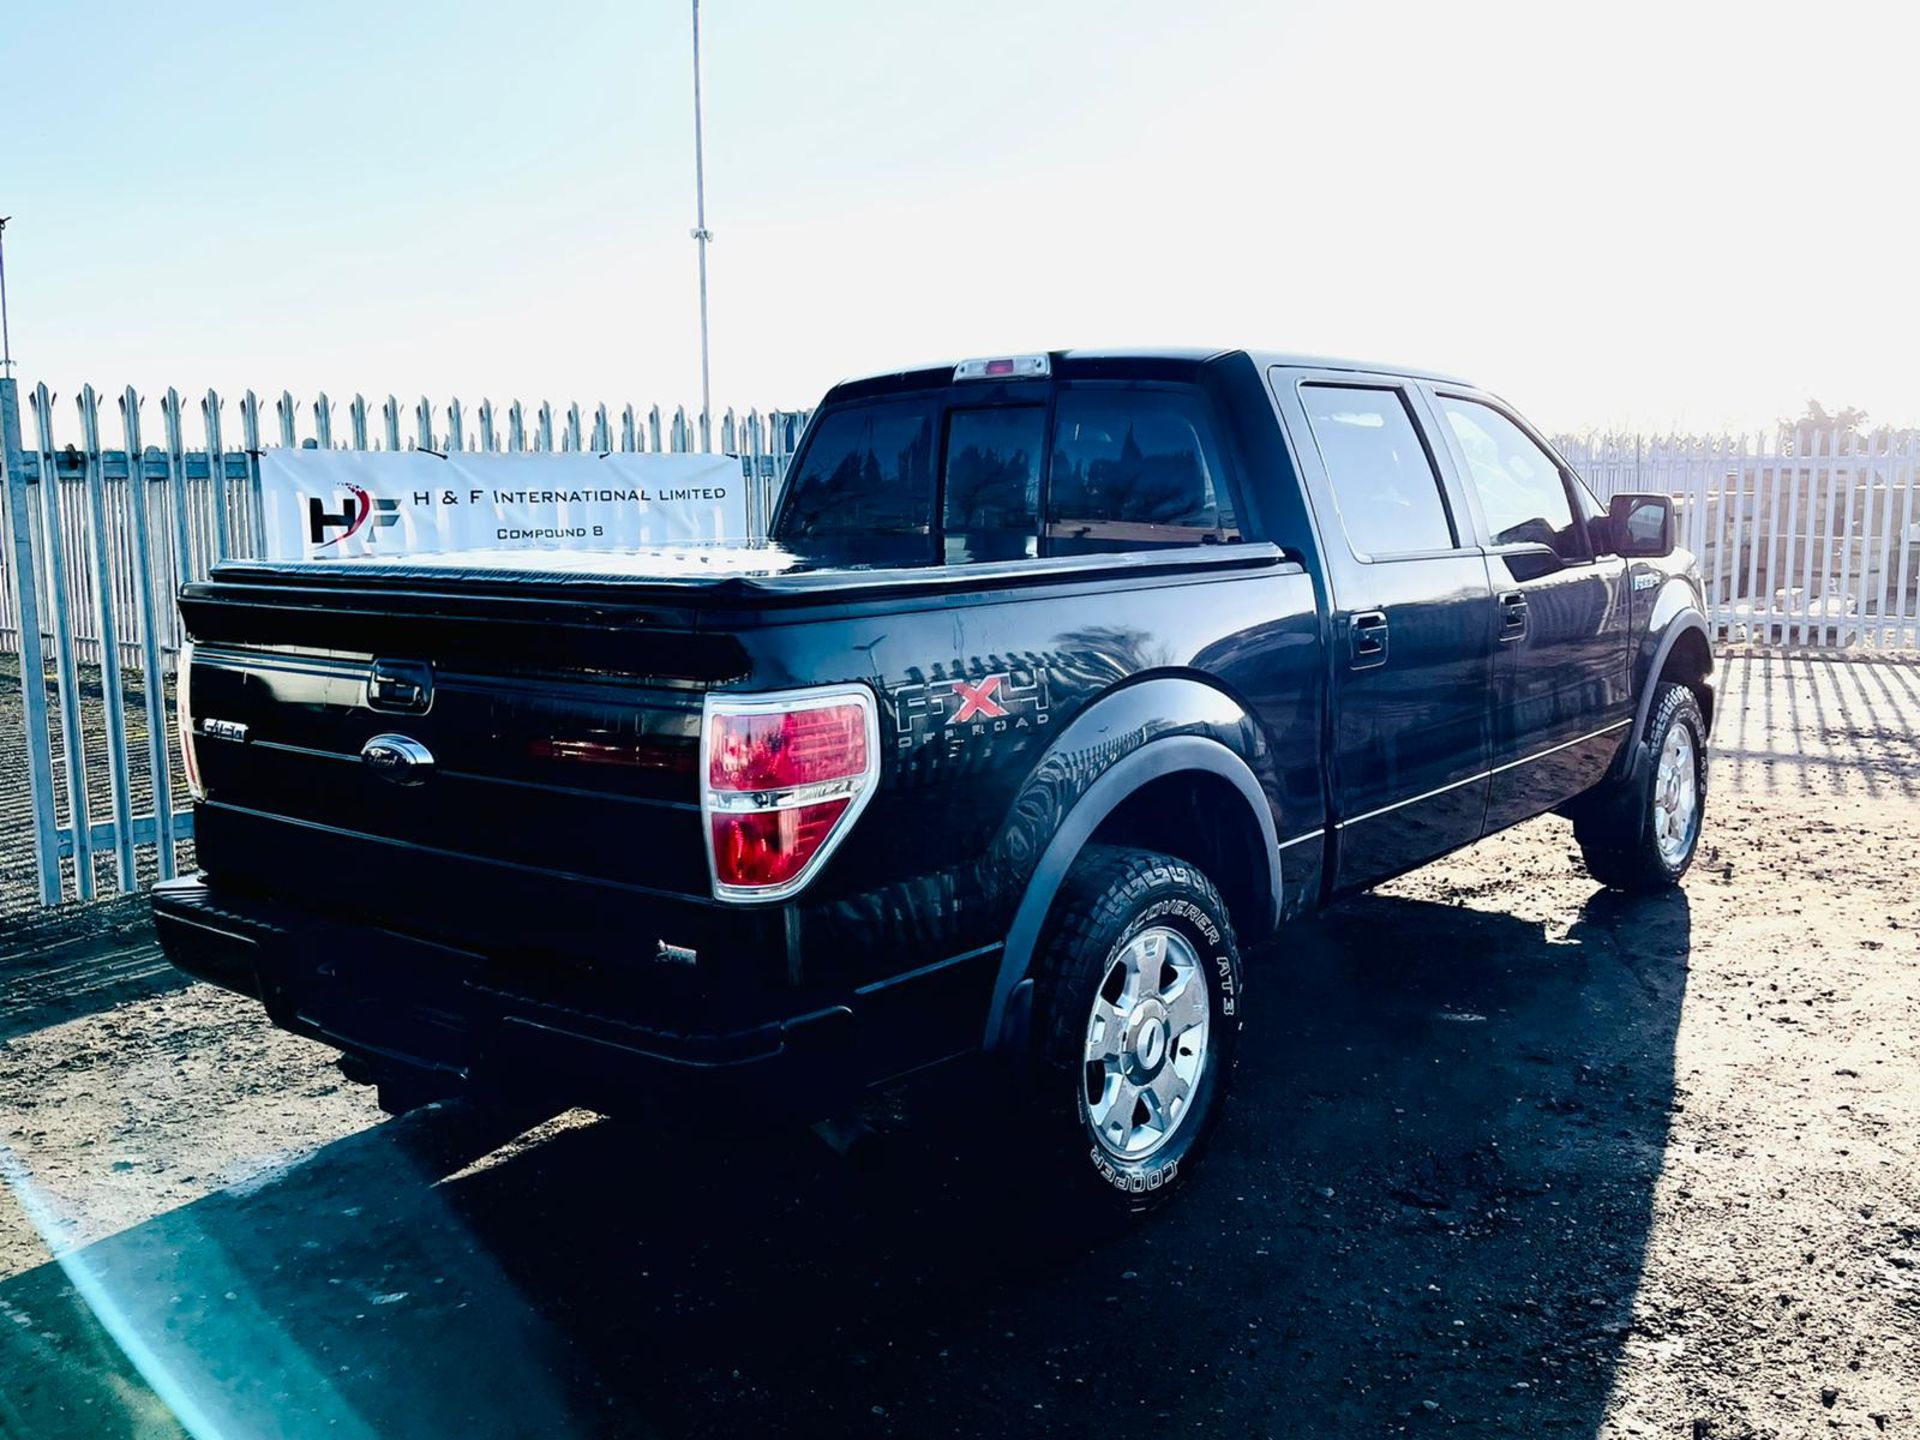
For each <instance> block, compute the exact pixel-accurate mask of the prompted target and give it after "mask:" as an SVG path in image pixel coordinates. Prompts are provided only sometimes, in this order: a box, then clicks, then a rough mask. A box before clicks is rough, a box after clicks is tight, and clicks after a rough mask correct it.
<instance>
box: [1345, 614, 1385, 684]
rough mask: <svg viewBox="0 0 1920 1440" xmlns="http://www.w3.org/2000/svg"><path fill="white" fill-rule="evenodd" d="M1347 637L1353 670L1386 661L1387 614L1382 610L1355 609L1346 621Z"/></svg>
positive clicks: (1363, 668)
mask: <svg viewBox="0 0 1920 1440" xmlns="http://www.w3.org/2000/svg"><path fill="white" fill-rule="evenodd" d="M1348 625H1349V628H1348V631H1347V637H1348V641H1349V644H1350V646H1351V650H1352V658H1351V664H1352V666H1353V668H1354V669H1355V670H1368V669H1371V668H1372V667H1373V666H1375V665H1384V664H1386V663H1387V615H1386V612H1385V611H1384V610H1360V611H1356V612H1355V613H1354V615H1353V617H1352V619H1351V620H1350V621H1349V622H1348Z"/></svg>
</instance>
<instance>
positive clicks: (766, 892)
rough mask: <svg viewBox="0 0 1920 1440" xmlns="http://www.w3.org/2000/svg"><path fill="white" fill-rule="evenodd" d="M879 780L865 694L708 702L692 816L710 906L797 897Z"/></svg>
mask: <svg viewBox="0 0 1920 1440" xmlns="http://www.w3.org/2000/svg"><path fill="white" fill-rule="evenodd" d="M879 774H880V725H879V718H878V714H877V712H876V711H875V708H874V702H873V692H872V691H870V690H868V689H867V688H866V687H865V686H861V685H833V686H823V687H821V688H819V689H813V690H794V691H787V692H783V693H781V694H778V695H751V696H728V695H709V696H708V697H707V703H706V714H705V717H704V723H703V724H702V726H701V732H700V775H701V791H700V808H701V816H702V819H703V820H704V821H705V824H706V831H707V858H708V861H709V862H710V864H711V866H712V871H713V893H714V896H715V897H716V898H717V899H721V900H783V899H785V898H786V897H787V896H789V895H792V894H794V893H796V892H797V891H798V890H800V889H801V888H802V887H803V886H804V885H806V883H807V882H808V881H809V880H811V879H812V878H813V877H814V876H815V875H816V874H817V873H819V870H820V867H821V866H822V865H824V864H825V863H826V860H827V857H828V856H829V855H831V854H832V853H833V850H834V847H835V846H837V845H838V844H839V843H840V842H841V841H842V840H844V839H845V838H846V835H847V832H848V831H849V830H851V829H852V828H853V822H854V821H855V820H856V819H857V818H859V815H860V811H861V809H862V808H864V807H865V805H866V803H867V801H868V800H869V799H871V798H872V796H873V788H874V782H875V781H876V780H877V779H878V778H879Z"/></svg>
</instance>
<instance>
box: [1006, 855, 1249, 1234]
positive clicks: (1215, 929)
mask: <svg viewBox="0 0 1920 1440" xmlns="http://www.w3.org/2000/svg"><path fill="white" fill-rule="evenodd" d="M1037 979H1038V984H1037V988H1036V995H1035V1016H1034V1019H1035V1035H1036V1049H1037V1054H1036V1056H1035V1062H1036V1063H1035V1065H1034V1067H1033V1075H1032V1077H1031V1078H1032V1080H1033V1083H1034V1084H1035V1085H1036V1086H1037V1089H1038V1094H1037V1095H1036V1096H1034V1097H1032V1098H1033V1099H1035V1100H1036V1101H1037V1102H1038V1103H1036V1104H1035V1105H1034V1106H1033V1107H1032V1110H1031V1119H1030V1127H1031V1130H1032V1139H1033V1141H1034V1144H1035V1147H1036V1149H1037V1151H1038V1158H1039V1159H1040V1161H1041V1162H1042V1166H1043V1169H1044V1170H1046V1171H1047V1172H1048V1173H1049V1174H1050V1175H1051V1176H1052V1177H1053V1179H1054V1180H1055V1181H1056V1182H1057V1183H1059V1184H1061V1185H1062V1186H1063V1188H1064V1190H1065V1192H1066V1194H1067V1196H1069V1197H1080V1196H1084V1197H1086V1198H1087V1199H1089V1200H1092V1201H1093V1202H1094V1203H1096V1204H1098V1205H1101V1206H1104V1207H1105V1208H1107V1209H1108V1210H1109V1211H1110V1212H1113V1213H1118V1214H1122V1215H1127V1214H1138V1213H1141V1212H1143V1211H1145V1210H1148V1209H1150V1208H1153V1207H1154V1206H1156V1205H1157V1204H1159V1203H1160V1202H1162V1201H1163V1200H1164V1199H1165V1198H1166V1197H1167V1196H1168V1195H1170V1194H1171V1193H1173V1191H1174V1190H1175V1189H1177V1188H1178V1187H1179V1186H1180V1184H1181V1183H1182V1182H1183V1181H1184V1180H1185V1178H1186V1176H1187V1175H1188V1174H1189V1173H1190V1172H1191V1171H1192V1168H1193V1165H1194V1163H1195V1162H1196V1161H1197V1160H1198V1159H1199V1156H1200V1152H1201V1150H1202V1148H1203V1147H1204V1145H1205V1143H1206V1140H1207V1137H1208V1135H1209V1134H1210V1132H1211V1131H1212V1128H1213V1126H1214V1124H1215V1123H1216V1122H1217V1121H1218V1119H1219V1116H1220V1110H1221V1106H1222V1102H1223V1100H1224V1097H1225V1093H1226V1089H1227V1085H1228V1081H1229V1079H1230V1077H1231V1075H1232V1071H1233V1064H1234V1056H1235V1052H1236V1050H1237V1048H1238V1040H1239V1034H1240V1024H1241V1008H1240V1007H1241V966H1240V952H1239V948H1238V946H1237V945H1236V944H1235V942H1234V938H1233V931H1232V928H1231V927H1230V926H1229V924H1228V921H1227V911H1226V906H1225V904H1224V903H1223V902H1222V901H1221V899H1220V893H1219V891H1217V890H1216V889H1215V888H1214V886H1213V883H1212V882H1211V881H1210V880H1208V879H1207V877H1206V876H1205V875H1203V874H1202V873H1201V872H1200V871H1199V870H1197V869H1195V868H1194V867H1193V866H1192V865H1190V864H1188V863H1187V862H1186V861H1184V860H1178V859H1175V858H1174V857H1172V856H1170V855H1161V854H1157V853H1155V852H1153V851H1148V850H1132V849H1119V848H1115V847H1110V846H1092V847H1089V848H1088V849H1087V851H1086V852H1085V853H1084V854H1082V856H1081V857H1080V859H1079V860H1078V861H1077V862H1076V863H1075V865H1074V868H1073V871H1072V873H1071V874H1070V875H1069V876H1068V877H1067V882H1066V885H1065V886H1064V887H1063V889H1062V892H1061V896H1060V899H1059V901H1058V903H1057V905H1056V908H1055V911H1054V914H1053V917H1052V919H1051V921H1050V923H1049V926H1048V931H1047V936H1046V940H1045V943H1044V946H1043V950H1042V954H1041V956H1040V958H1039V962H1038V976H1037Z"/></svg>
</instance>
